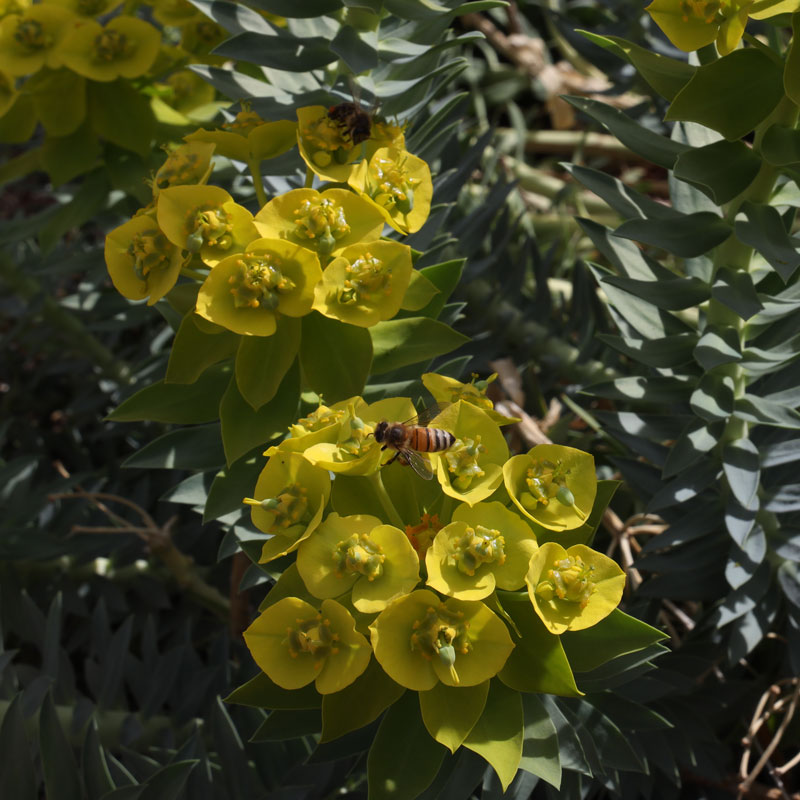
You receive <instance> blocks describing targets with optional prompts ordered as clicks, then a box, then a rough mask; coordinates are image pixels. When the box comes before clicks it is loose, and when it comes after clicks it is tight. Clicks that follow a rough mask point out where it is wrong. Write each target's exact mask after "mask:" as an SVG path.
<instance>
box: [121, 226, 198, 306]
mask: <svg viewBox="0 0 800 800" xmlns="http://www.w3.org/2000/svg"><path fill="white" fill-rule="evenodd" d="M105 257H106V267H107V268H108V274H109V275H110V276H111V280H112V282H113V284H114V286H115V288H116V290H117V291H118V292H119V293H120V294H121V295H122V296H123V297H127V298H128V299H129V300H142V299H144V298H145V297H149V299H148V301H147V304H148V305H153V303H155V302H157V301H158V300H160V299H161V298H162V297H163V296H164V295H165V294H166V293H167V292H168V291H169V290H170V289H171V288H172V287H173V286H174V285H175V283H176V281H177V280H178V275H179V274H180V269H181V265H182V264H183V260H184V253H183V251H182V250H181V249H180V248H179V247H176V246H175V245H174V244H172V242H170V241H169V240H168V239H167V237H166V236H165V235H164V233H163V232H162V231H161V230H160V229H159V227H158V224H157V222H156V221H155V219H154V218H153V216H151V215H150V214H140V215H139V216H136V217H134V218H133V219H131V220H128V222H126V223H124V224H122V225H120V226H119V227H118V228H115V229H114V230H113V231H111V233H109V234H108V236H106V246H105Z"/></svg>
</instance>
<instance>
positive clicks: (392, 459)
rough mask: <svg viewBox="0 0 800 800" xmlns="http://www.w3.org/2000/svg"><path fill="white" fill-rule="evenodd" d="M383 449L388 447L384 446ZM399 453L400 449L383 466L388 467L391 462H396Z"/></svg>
mask: <svg viewBox="0 0 800 800" xmlns="http://www.w3.org/2000/svg"><path fill="white" fill-rule="evenodd" d="M383 449H384V450H385V449H386V448H385V447H384V448H383ZM399 455H400V451H399V450H398V451H397V452H396V453H395V454H394V455H393V456H392V457H391V458H390V459H389V460H388V461H387V462H386V463H385V464H384V465H383V466H384V467H388V466H389V464H394V462H395V461H397V457H398V456H399Z"/></svg>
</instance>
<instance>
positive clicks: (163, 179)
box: [156, 151, 205, 189]
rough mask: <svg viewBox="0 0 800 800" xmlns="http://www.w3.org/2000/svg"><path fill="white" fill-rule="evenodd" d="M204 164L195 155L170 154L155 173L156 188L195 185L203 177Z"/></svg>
mask: <svg viewBox="0 0 800 800" xmlns="http://www.w3.org/2000/svg"><path fill="white" fill-rule="evenodd" d="M204 166H205V165H204V164H203V162H202V161H201V160H200V156H199V155H198V154H197V153H186V152H184V153H180V152H177V151H176V152H174V153H170V155H169V156H168V157H167V160H166V161H165V162H164V164H163V166H162V167H161V168H160V169H159V170H158V172H157V173H156V186H157V187H158V188H159V189H166V188H167V187H168V186H186V185H188V184H192V183H197V182H198V181H199V180H200V178H201V177H202V176H203V172H204V171H205V170H204Z"/></svg>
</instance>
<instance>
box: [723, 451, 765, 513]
mask: <svg viewBox="0 0 800 800" xmlns="http://www.w3.org/2000/svg"><path fill="white" fill-rule="evenodd" d="M722 471H723V472H724V473H725V478H726V479H727V481H728V487H729V488H730V490H731V492H732V494H733V496H734V497H735V498H736V499H737V500H738V501H739V504H740V505H741V506H743V507H744V508H753V502H754V501H755V499H756V492H758V485H759V480H760V478H761V466H760V463H759V453H758V448H757V447H756V446H755V445H754V444H753V443H752V442H751V441H750V440H749V439H744V438H742V439H735V440H734V441H732V442H729V443H728V444H726V445H725V447H724V448H723V450H722Z"/></svg>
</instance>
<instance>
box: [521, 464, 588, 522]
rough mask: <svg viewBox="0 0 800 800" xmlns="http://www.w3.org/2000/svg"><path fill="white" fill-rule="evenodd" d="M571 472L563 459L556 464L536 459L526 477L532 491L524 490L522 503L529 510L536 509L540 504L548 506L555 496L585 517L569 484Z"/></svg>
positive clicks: (562, 503) (564, 504)
mask: <svg viewBox="0 0 800 800" xmlns="http://www.w3.org/2000/svg"><path fill="white" fill-rule="evenodd" d="M569 472H570V471H569V469H567V468H566V467H564V465H563V463H562V462H561V461H557V462H556V463H555V464H554V463H553V462H552V461H549V460H547V459H544V460H542V461H535V462H534V463H533V464H532V465H531V466H530V467H528V472H527V474H526V477H525V483H526V485H527V486H528V488H529V489H530V492H523V493H522V495H521V496H520V501H521V502H522V505H523V506H524V507H525V508H527V509H528V511H535V510H536V509H537V508H538V506H539V505H540V504H541V505H543V506H547V505H548V504H549V503H550V501H551V500H552V499H553V498H554V497H555V499H556V500H558V502H559V503H561V505H563V506H567V507H568V508H572V509H573V510H574V511H575V513H576V514H578V516H580V517H581V518H582V519H583V518H585V517H586V514H584V513H583V511H581V510H580V509H579V508H578V507H577V506H576V505H575V495H573V494H572V492H571V491H570V489H569V487H568V486H567V476H568V475H569Z"/></svg>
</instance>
